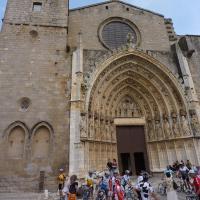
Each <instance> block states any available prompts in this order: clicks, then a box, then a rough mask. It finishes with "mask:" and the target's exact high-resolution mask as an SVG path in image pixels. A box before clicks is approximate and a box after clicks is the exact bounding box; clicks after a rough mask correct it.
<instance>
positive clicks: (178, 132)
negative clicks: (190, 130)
mask: <svg viewBox="0 0 200 200" xmlns="http://www.w3.org/2000/svg"><path fill="white" fill-rule="evenodd" d="M172 121H173V123H172V130H173V133H174V136H175V137H177V136H179V135H180V131H179V127H178V122H177V118H176V117H173V118H172Z"/></svg>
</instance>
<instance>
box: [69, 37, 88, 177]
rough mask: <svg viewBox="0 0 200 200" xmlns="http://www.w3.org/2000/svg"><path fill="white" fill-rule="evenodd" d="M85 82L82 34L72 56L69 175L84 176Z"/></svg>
mask: <svg viewBox="0 0 200 200" xmlns="http://www.w3.org/2000/svg"><path fill="white" fill-rule="evenodd" d="M82 83H83V49H82V42H81V34H79V45H78V48H77V50H75V51H74V52H73V56H72V85H71V109H70V147H69V148H70V149H69V175H73V174H76V175H78V176H82V175H83V173H84V169H85V166H84V164H85V162H84V161H85V158H84V156H85V153H84V149H85V147H84V146H85V143H84V142H81V139H80V138H81V136H80V126H81V111H82V108H83V100H82V91H81V87H82Z"/></svg>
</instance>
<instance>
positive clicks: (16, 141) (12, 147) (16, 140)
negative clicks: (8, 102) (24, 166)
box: [8, 126, 25, 159]
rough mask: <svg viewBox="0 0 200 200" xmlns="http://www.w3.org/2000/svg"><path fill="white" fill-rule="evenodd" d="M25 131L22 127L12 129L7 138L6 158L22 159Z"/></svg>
mask: <svg viewBox="0 0 200 200" xmlns="http://www.w3.org/2000/svg"><path fill="white" fill-rule="evenodd" d="M24 144H25V131H24V129H23V128H22V127H20V126H16V127H14V128H13V129H12V130H11V132H10V134H9V136H8V157H9V158H17V159H22V158H23V155H24V147H25V146H24Z"/></svg>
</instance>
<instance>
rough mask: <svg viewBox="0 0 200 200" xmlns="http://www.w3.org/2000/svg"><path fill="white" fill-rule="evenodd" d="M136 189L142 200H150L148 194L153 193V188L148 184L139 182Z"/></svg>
mask: <svg viewBox="0 0 200 200" xmlns="http://www.w3.org/2000/svg"><path fill="white" fill-rule="evenodd" d="M138 189H139V190H140V192H141V197H142V200H150V193H152V192H153V187H152V186H151V184H150V183H148V182H141V183H140V184H139V185H138Z"/></svg>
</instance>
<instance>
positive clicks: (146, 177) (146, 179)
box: [142, 173, 149, 181]
mask: <svg viewBox="0 0 200 200" xmlns="http://www.w3.org/2000/svg"><path fill="white" fill-rule="evenodd" d="M142 176H143V181H148V180H149V175H148V174H147V173H143V174H142Z"/></svg>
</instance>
